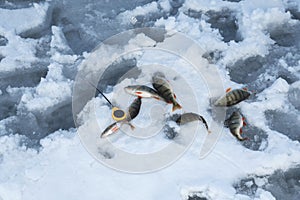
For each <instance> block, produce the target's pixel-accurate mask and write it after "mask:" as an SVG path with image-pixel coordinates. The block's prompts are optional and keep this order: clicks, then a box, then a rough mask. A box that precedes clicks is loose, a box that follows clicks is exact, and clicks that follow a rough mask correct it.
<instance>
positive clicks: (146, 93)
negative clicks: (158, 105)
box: [124, 85, 164, 101]
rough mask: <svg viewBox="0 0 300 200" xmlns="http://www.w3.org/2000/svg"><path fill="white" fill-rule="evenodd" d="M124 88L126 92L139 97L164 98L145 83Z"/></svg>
mask: <svg viewBox="0 0 300 200" xmlns="http://www.w3.org/2000/svg"><path fill="white" fill-rule="evenodd" d="M124 90H125V92H127V93H128V94H131V95H134V96H138V97H141V98H154V99H157V100H162V101H164V99H163V98H162V97H161V96H159V94H158V93H157V92H156V91H155V90H154V89H152V88H150V87H148V86H146V85H130V86H127V87H125V88H124Z"/></svg>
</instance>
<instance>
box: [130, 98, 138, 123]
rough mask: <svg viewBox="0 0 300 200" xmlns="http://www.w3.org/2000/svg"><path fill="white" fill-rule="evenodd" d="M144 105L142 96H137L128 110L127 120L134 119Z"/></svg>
mask: <svg viewBox="0 0 300 200" xmlns="http://www.w3.org/2000/svg"><path fill="white" fill-rule="evenodd" d="M141 105H142V100H141V97H137V98H136V99H134V101H133V102H132V103H131V104H130V106H129V108H128V112H127V121H128V122H129V121H131V120H133V119H134V118H135V117H136V116H137V115H138V114H139V112H140V108H141Z"/></svg>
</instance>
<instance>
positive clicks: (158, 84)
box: [152, 76, 181, 111]
mask: <svg viewBox="0 0 300 200" xmlns="http://www.w3.org/2000/svg"><path fill="white" fill-rule="evenodd" d="M152 85H153V87H154V88H155V89H156V90H157V93H158V94H159V95H160V96H161V97H162V98H164V99H165V101H166V102H167V103H172V104H173V109H172V110H173V111H174V110H176V109H180V108H181V106H180V105H179V103H178V102H177V101H176V99H175V95H174V93H173V90H172V87H171V86H170V84H169V83H168V81H167V80H165V79H164V78H163V77H158V76H154V77H153V78H152Z"/></svg>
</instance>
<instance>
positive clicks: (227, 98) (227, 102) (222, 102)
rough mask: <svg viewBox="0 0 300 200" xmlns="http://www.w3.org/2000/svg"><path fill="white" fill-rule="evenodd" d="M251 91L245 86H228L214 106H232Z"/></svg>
mask: <svg viewBox="0 0 300 200" xmlns="http://www.w3.org/2000/svg"><path fill="white" fill-rule="evenodd" d="M250 95H251V93H250V92H248V91H247V89H246V88H243V89H235V90H231V88H228V89H227V90H226V94H225V95H224V96H222V97H220V98H219V99H218V100H217V101H216V102H215V103H214V105H215V106H227V107H229V106H233V105H236V104H238V103H240V102H241V101H244V100H246V99H248V98H249V97H250Z"/></svg>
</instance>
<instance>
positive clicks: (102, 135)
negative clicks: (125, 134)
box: [100, 125, 119, 138]
mask: <svg viewBox="0 0 300 200" xmlns="http://www.w3.org/2000/svg"><path fill="white" fill-rule="evenodd" d="M110 130H111V131H112V133H110V134H108V135H105V133H106V132H105V131H103V132H102V133H101V136H100V137H101V138H104V137H107V136H109V135H111V134H113V133H115V132H117V131H118V130H119V127H118V126H117V125H115V126H113V127H112V128H111V129H110Z"/></svg>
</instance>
